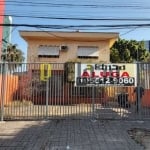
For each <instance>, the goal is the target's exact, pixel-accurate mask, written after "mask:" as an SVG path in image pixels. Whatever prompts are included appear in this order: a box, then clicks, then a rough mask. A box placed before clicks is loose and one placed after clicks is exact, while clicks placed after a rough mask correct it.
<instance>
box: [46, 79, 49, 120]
mask: <svg viewBox="0 0 150 150" xmlns="http://www.w3.org/2000/svg"><path fill="white" fill-rule="evenodd" d="M48 96H49V79H47V81H46V118H48Z"/></svg>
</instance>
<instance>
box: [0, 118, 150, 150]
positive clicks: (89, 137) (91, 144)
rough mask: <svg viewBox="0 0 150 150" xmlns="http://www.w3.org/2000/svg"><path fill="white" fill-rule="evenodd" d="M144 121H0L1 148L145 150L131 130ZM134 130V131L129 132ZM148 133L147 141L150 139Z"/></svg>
mask: <svg viewBox="0 0 150 150" xmlns="http://www.w3.org/2000/svg"><path fill="white" fill-rule="evenodd" d="M133 128H142V129H143V128H145V129H150V122H148V121H145V122H142V121H121V120H120V121H109V120H108V121H107V120H98V121H91V120H71V119H70V120H48V121H10V122H3V123H0V150H143V149H144V147H143V146H142V145H141V143H139V144H138V143H136V142H135V140H133V139H132V138H131V137H130V136H131V135H129V134H128V131H129V130H131V129H133ZM130 134H131V132H130ZM148 139H150V138H148V137H146V140H147V141H146V142H145V143H146V144H149V143H150V140H148Z"/></svg>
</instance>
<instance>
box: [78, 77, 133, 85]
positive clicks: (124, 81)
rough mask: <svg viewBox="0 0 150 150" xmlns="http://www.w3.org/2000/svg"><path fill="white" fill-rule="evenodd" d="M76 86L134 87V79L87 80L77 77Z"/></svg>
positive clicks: (108, 78)
mask: <svg viewBox="0 0 150 150" xmlns="http://www.w3.org/2000/svg"><path fill="white" fill-rule="evenodd" d="M76 84H77V85H125V86H133V85H135V79H134V78H133V77H129V78H121V77H120V78H111V77H106V78H98V77H97V78H87V77H77V78H76Z"/></svg>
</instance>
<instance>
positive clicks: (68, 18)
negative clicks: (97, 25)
mask: <svg viewBox="0 0 150 150" xmlns="http://www.w3.org/2000/svg"><path fill="white" fill-rule="evenodd" d="M0 16H12V17H17V18H37V19H56V20H85V21H150V18H82V17H80V18H79V17H76V18H75V17H42V16H30V15H11V14H7V15H0Z"/></svg>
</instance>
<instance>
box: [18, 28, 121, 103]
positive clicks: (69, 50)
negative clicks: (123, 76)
mask: <svg viewBox="0 0 150 150" xmlns="http://www.w3.org/2000/svg"><path fill="white" fill-rule="evenodd" d="M20 35H21V37H23V39H25V40H26V42H27V44H28V49H27V61H28V62H29V63H32V65H30V66H28V72H30V73H28V74H30V77H31V76H32V77H31V78H32V79H30V80H29V81H31V80H32V84H30V83H28V84H27V83H26V84H27V85H32V87H31V89H32V93H31V95H32V99H34V102H35V101H36V102H35V103H42V104H43V101H44V99H46V96H47V95H46V90H47V89H46V88H48V89H49V95H48V97H49V103H54V102H55V103H56V104H57V103H62V102H63V103H74V102H75V101H76V102H77V101H78V100H79V101H80V102H81V101H86V100H87V99H89V98H90V99H91V97H92V91H91V88H90V87H89V88H84V87H75V86H73V85H74V83H73V82H74V81H73V78H70V76H71V75H72V74H71V73H73V74H74V71H73V72H72V71H71V72H70V74H69V73H68V72H67V73H66V67H65V63H66V62H82V63H102V62H103V63H109V62H110V47H111V46H112V45H113V43H114V42H115V41H116V40H117V39H118V37H119V34H118V33H99V32H49V31H47V32H46V31H20ZM34 63H35V64H34ZM46 63H47V65H45V69H44V65H43V64H46ZM46 69H47V72H46V73H45V70H46ZM73 70H74V69H73ZM47 80H48V81H49V84H48V85H46V81H47ZM26 88H28V87H26ZM28 89H30V88H28ZM33 89H34V91H33ZM30 91H31V90H30ZM29 95H30V94H29V93H28V96H29ZM95 95H97V96H95V97H98V98H99V97H102V96H99V95H98V92H96V93H95ZM33 97H34V98H33ZM44 97H45V98H44ZM81 98H83V100H81ZM44 103H45V102H44Z"/></svg>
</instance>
